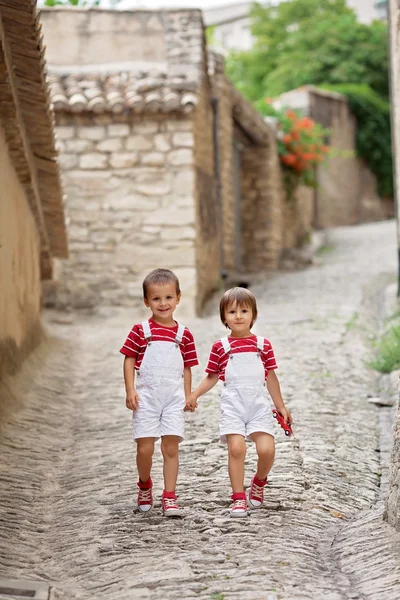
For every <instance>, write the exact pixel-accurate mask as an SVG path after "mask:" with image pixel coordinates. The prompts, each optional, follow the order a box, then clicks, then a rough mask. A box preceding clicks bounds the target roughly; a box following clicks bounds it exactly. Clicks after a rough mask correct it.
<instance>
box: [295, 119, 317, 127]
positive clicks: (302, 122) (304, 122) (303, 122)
mask: <svg viewBox="0 0 400 600" xmlns="http://www.w3.org/2000/svg"><path fill="white" fill-rule="evenodd" d="M314 125H315V123H314V121H313V120H312V119H310V118H309V117H303V118H302V119H299V120H298V121H297V123H296V127H297V128H298V129H312V128H313V127H314Z"/></svg>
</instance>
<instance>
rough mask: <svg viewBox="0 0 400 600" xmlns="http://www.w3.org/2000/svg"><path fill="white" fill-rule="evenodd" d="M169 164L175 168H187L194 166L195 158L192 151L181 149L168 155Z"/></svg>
mask: <svg viewBox="0 0 400 600" xmlns="http://www.w3.org/2000/svg"><path fill="white" fill-rule="evenodd" d="M168 162H169V164H170V165H173V166H179V167H180V166H186V165H192V164H193V162H194V156H193V152H192V150H189V149H186V148H185V149H181V150H173V151H172V152H170V153H169V154H168Z"/></svg>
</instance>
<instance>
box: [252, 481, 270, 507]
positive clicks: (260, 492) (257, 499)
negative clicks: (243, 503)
mask: <svg viewBox="0 0 400 600" xmlns="http://www.w3.org/2000/svg"><path fill="white" fill-rule="evenodd" d="M267 483H268V480H267V478H265V479H264V480H262V479H258V477H257V475H254V477H253V479H252V481H251V486H250V491H249V504H250V506H251V507H252V508H260V506H261V504H262V503H263V500H264V486H265V485H266V484H267Z"/></svg>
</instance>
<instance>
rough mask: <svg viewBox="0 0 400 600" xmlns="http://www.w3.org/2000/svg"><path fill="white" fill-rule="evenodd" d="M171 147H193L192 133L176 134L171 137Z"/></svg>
mask: <svg viewBox="0 0 400 600" xmlns="http://www.w3.org/2000/svg"><path fill="white" fill-rule="evenodd" d="M172 144H173V146H178V147H180V146H181V147H187V148H192V147H193V146H194V137H193V133H192V132H189V131H188V132H184V131H182V132H178V133H174V134H173V135H172Z"/></svg>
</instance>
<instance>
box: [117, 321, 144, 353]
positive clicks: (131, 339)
mask: <svg viewBox="0 0 400 600" xmlns="http://www.w3.org/2000/svg"><path fill="white" fill-rule="evenodd" d="M140 339H141V336H140V328H139V325H134V326H133V327H132V329H131V330H130V332H129V335H128V337H127V338H126V340H125V343H124V345H123V346H122V348H121V349H120V352H121V354H124V355H125V356H129V357H130V358H134V359H137V357H138V355H139V351H140V345H141V344H140Z"/></svg>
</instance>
